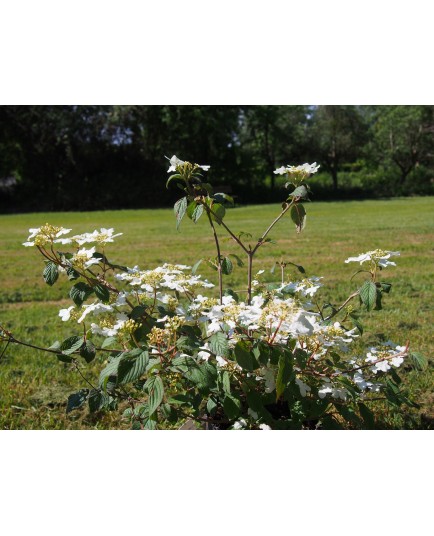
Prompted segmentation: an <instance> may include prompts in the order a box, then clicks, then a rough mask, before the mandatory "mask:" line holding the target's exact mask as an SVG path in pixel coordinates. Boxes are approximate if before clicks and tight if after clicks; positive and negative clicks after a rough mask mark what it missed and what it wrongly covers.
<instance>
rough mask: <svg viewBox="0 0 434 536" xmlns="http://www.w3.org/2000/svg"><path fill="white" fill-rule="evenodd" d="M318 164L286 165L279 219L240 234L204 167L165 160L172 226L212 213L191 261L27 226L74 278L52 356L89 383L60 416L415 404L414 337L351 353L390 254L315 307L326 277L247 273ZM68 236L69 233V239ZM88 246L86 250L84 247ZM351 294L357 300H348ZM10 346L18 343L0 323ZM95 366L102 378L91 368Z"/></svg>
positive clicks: (330, 423)
mask: <svg viewBox="0 0 434 536" xmlns="http://www.w3.org/2000/svg"><path fill="white" fill-rule="evenodd" d="M318 167H319V166H317V165H316V163H314V164H311V165H310V164H304V165H302V166H297V167H295V166H287V167H281V168H280V169H277V170H276V171H275V173H276V174H280V175H284V176H285V177H286V179H287V183H286V187H287V188H289V189H290V190H291V192H290V193H289V195H288V197H287V199H286V201H285V202H284V203H283V204H282V209H281V211H280V213H279V214H278V216H277V217H276V218H275V219H274V221H272V222H271V223H270V225H269V226H268V227H267V228H266V229H265V231H264V233H263V234H262V236H261V237H260V238H259V239H258V240H253V239H252V237H251V236H250V235H248V234H247V233H236V232H235V231H233V230H232V229H231V228H230V227H229V226H228V225H227V224H226V222H225V214H226V208H225V207H226V206H228V205H232V204H233V199H232V198H231V197H230V196H228V195H226V194H224V193H214V192H213V189H212V187H211V185H210V184H209V183H208V182H205V181H204V180H203V172H206V171H208V169H209V166H200V165H198V164H192V163H190V162H184V161H182V160H179V159H178V158H177V157H176V156H173V157H172V158H171V159H170V167H169V170H168V171H169V172H170V173H173V174H172V175H171V176H170V177H169V179H168V181H167V186H168V187H169V185H170V184H177V186H179V187H180V188H181V189H182V190H183V193H184V194H183V197H181V199H179V200H178V201H177V202H176V203H175V207H174V208H175V216H176V225H177V227H179V225H180V223H181V220H182V219H183V218H184V216H185V215H187V217H188V218H189V219H191V220H192V221H193V222H197V221H198V219H199V218H200V217H204V218H206V219H207V220H208V222H209V226H210V229H211V232H212V235H213V239H214V242H215V249H216V255H215V257H212V258H206V259H200V260H199V261H198V262H197V263H196V264H195V265H194V266H193V267H190V266H185V265H183V264H164V265H163V266H159V267H157V268H148V269H145V270H142V269H140V268H139V267H138V266H135V267H133V268H128V267H125V266H122V265H120V264H114V263H113V262H112V261H111V260H109V259H108V257H107V256H106V250H107V247H108V245H109V244H110V243H112V242H113V241H114V239H115V238H116V237H118V236H120V235H121V234H122V233H117V234H114V230H113V229H104V228H103V229H100V230H99V231H98V230H95V231H93V232H92V233H84V234H81V235H75V236H71V237H70V236H69V233H70V232H71V229H64V228H63V227H55V226H52V225H49V224H46V225H43V226H42V227H40V228H37V229H30V236H29V238H28V241H27V242H25V243H24V245H25V246H34V247H36V248H37V249H38V251H39V253H41V255H42V256H43V257H44V261H45V269H44V272H43V277H44V279H45V281H46V283H47V284H48V285H54V283H55V282H56V281H57V279H58V277H59V275H60V274H62V276H63V275H64V276H66V277H67V278H69V280H70V281H71V282H72V286H71V290H70V292H69V296H70V298H71V300H72V302H73V304H72V305H71V306H70V307H68V308H66V309H61V310H60V312H59V316H60V318H61V319H62V320H63V321H64V322H70V323H71V324H72V326H71V335H70V337H68V338H67V339H66V340H64V341H62V342H59V341H57V342H55V343H54V344H53V345H52V346H50V348H40V349H41V350H45V351H46V352H51V353H52V354H54V355H56V356H57V358H58V359H59V360H60V361H61V362H63V363H69V364H70V365H71V369H72V370H75V371H77V372H78V373H79V374H80V375H81V377H82V378H83V381H84V382H85V383H86V385H85V386H84V387H83V389H81V390H80V391H78V392H77V393H74V394H71V395H70V396H69V398H68V403H67V410H66V411H67V412H70V411H72V410H75V409H76V408H79V407H81V406H82V405H83V404H85V403H86V402H87V403H88V406H89V410H90V411H91V412H100V411H101V410H118V411H122V412H123V416H124V418H126V419H129V420H130V421H131V425H132V427H133V428H134V429H141V428H143V429H155V428H179V427H182V426H183V425H185V424H187V426H190V427H191V426H196V427H197V428H208V429H209V428H211V429H225V428H226V429H227V428H232V429H262V430H268V429H305V428H310V429H311V428H318V429H321V428H339V427H350V428H372V427H374V426H375V424H376V421H375V412H374V411H372V408H373V407H374V406H375V404H377V403H378V402H377V401H378V400H385V401H386V402H387V403H388V404H391V405H393V406H400V405H401V404H413V403H412V402H411V401H410V400H409V399H408V398H407V397H406V395H405V393H404V392H402V390H401V387H400V383H401V380H400V378H399V375H398V373H397V369H398V368H399V367H400V366H401V365H402V364H403V363H404V361H405V360H406V359H408V360H409V362H410V363H412V364H413V366H415V367H416V368H422V367H423V366H424V363H423V357H422V356H421V355H420V354H418V353H412V352H410V351H409V344H408V342H406V343H404V344H402V345H396V344H394V343H392V342H386V343H384V344H382V345H378V346H376V347H375V348H369V349H367V351H366V352H364V353H363V354H361V353H357V354H355V353H354V352H351V345H352V343H353V341H354V340H355V339H357V338H358V337H359V336H360V335H361V333H362V326H361V324H360V320H359V313H360V311H358V310H357V309H365V310H367V311H370V310H379V309H381V299H382V296H383V294H384V293H389V291H390V288H391V285H390V283H387V282H385V281H383V280H382V277H381V276H382V270H383V269H384V268H389V267H391V266H395V262H394V261H393V260H391V259H394V258H395V257H396V256H398V255H399V253H398V252H394V251H382V250H375V251H369V252H368V253H363V254H361V255H359V256H357V257H350V258H349V259H347V260H346V261H345V262H346V263H350V262H356V263H359V264H360V265H361V269H359V270H358V271H357V272H356V273H357V274H358V273H361V274H365V276H366V280H365V281H364V282H363V284H362V285H361V286H360V288H358V289H357V290H355V291H354V292H353V293H352V294H351V295H350V296H349V297H348V298H347V299H346V300H345V301H344V302H343V303H342V304H339V305H333V304H330V303H328V304H325V305H323V306H320V305H319V302H318V300H317V298H316V293H317V291H318V290H319V289H320V287H321V286H322V283H321V278H320V277H309V278H307V277H304V274H305V271H304V268H303V267H302V266H298V265H294V266H296V267H297V268H298V270H299V272H300V279H299V280H297V281H291V280H288V278H287V277H286V275H285V267H286V266H287V265H288V264H293V263H288V262H283V261H282V262H277V263H276V264H275V266H274V267H275V268H276V267H277V268H278V269H279V270H278V279H279V280H278V282H276V283H274V284H265V283H263V282H261V275H262V273H263V270H259V271H258V272H255V273H254V270H253V260H254V257H255V254H256V252H257V251H258V250H259V248H261V247H262V246H263V245H265V244H266V243H267V242H269V241H270V238H269V236H268V235H269V233H270V231H271V230H272V228H273V227H274V225H275V224H276V223H277V222H278V221H279V220H280V219H281V218H283V217H284V216H285V215H286V214H287V213H289V215H290V217H291V219H292V221H293V222H294V224H295V228H296V231H297V232H301V231H302V230H303V228H304V226H305V223H306V210H305V207H304V205H303V203H302V202H303V201H305V200H307V199H308V194H309V186H308V184H307V180H308V179H309V177H310V175H311V174H313V173H315V172H316V171H317V170H318ZM218 228H220V229H221V230H223V231H225V232H226V233H228V235H229V236H230V237H231V238H232V240H233V243H235V244H236V245H237V246H238V248H239V252H238V254H237V255H235V254H233V255H229V256H225V255H223V254H222V252H221V248H220V239H219V234H218V233H217V229H218ZM67 235H68V236H67ZM90 244H93V245H92V247H90V246H89V245H90ZM201 262H206V263H208V264H209V265H210V266H212V267H213V268H214V269H215V270H216V272H217V289H214V291H211V289H212V288H213V287H214V285H213V284H212V283H210V282H208V281H207V280H205V279H203V278H202V277H201V276H200V275H197V270H198V268H199V265H200V263H201ZM234 264H237V265H238V266H239V267H244V266H245V267H246V272H247V273H246V286H245V291H243V292H241V293H240V292H238V293H237V292H235V291H234V290H232V289H230V288H226V289H225V288H224V285H223V276H224V275H225V274H230V273H231V272H232V270H233V266H234ZM350 302H351V303H350ZM0 334H1V337H2V339H3V340H4V341H6V342H7V343H18V344H26V345H28V346H32V347H33V348H37V347H36V346H34V345H31V344H29V343H24V342H23V341H19V340H17V339H16V338H15V337H14V336H13V334H12V333H11V332H9V331H7V330H6V329H4V328H1V331H0ZM95 359H97V360H98V362H99V363H100V364H101V371H100V374H99V379H98V380H96V379H93V378H91V379H89V378H88V377H87V375H86V372H85V370H84V369H85V366H86V364H88V363H91V362H92V361H94V360H95Z"/></svg>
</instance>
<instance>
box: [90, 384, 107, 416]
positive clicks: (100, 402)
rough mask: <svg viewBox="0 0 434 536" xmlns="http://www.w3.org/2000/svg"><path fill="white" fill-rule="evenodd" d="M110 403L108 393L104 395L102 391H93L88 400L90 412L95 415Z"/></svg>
mask: <svg viewBox="0 0 434 536" xmlns="http://www.w3.org/2000/svg"><path fill="white" fill-rule="evenodd" d="M109 402H110V397H109V395H108V394H107V393H103V392H102V391H101V390H100V389H91V391H90V393H89V398H88V404H89V411H90V412H91V413H95V411H99V410H100V409H102V408H103V407H105V406H107V405H108V404H109Z"/></svg>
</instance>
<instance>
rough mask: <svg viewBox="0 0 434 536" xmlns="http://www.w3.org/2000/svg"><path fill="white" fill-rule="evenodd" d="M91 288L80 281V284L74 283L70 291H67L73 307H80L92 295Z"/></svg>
mask: <svg viewBox="0 0 434 536" xmlns="http://www.w3.org/2000/svg"><path fill="white" fill-rule="evenodd" d="M92 292H93V288H92V287H91V286H89V285H87V284H86V283H83V282H82V281H80V283H76V284H75V285H73V286H72V287H71V290H70V291H69V296H70V298H71V299H72V301H73V302H74V303H75V305H78V307H80V305H81V304H82V303H83V302H84V301H86V300H87V298H88V297H89V296H90V295H91V294H92Z"/></svg>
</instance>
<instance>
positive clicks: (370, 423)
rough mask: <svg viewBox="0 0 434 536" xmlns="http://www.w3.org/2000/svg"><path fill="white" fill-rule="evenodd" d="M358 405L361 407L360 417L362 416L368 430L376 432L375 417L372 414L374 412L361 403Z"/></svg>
mask: <svg viewBox="0 0 434 536" xmlns="http://www.w3.org/2000/svg"><path fill="white" fill-rule="evenodd" d="M357 405H358V407H359V412H360V415H361V417H362V419H363V422H364V423H365V425H366V428H368V430H374V428H375V417H374V414H373V413H372V411H371V410H370V409H369V408H368V406H366V405H365V404H363V402H359V403H358V404H357Z"/></svg>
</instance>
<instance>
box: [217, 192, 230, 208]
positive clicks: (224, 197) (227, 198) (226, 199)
mask: <svg viewBox="0 0 434 536" xmlns="http://www.w3.org/2000/svg"><path fill="white" fill-rule="evenodd" d="M212 198H213V199H214V201H217V203H225V202H227V203H229V204H230V205H232V206H233V205H234V199H233V197H231V196H230V195H228V194H224V193H221V192H219V193H216V194H214V195H213V196H212Z"/></svg>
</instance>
